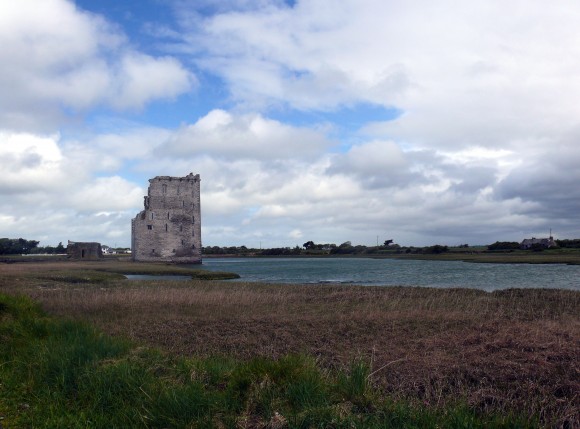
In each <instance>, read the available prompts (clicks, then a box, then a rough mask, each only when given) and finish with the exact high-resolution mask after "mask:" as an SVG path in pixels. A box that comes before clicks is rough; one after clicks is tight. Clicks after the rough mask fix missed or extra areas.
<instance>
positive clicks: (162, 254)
mask: <svg viewBox="0 0 580 429" xmlns="http://www.w3.org/2000/svg"><path fill="white" fill-rule="evenodd" d="M199 181H200V180H199V174H196V175H195V176H194V175H193V173H190V174H188V175H187V176H185V177H170V176H157V177H154V178H153V179H149V190H148V193H147V196H146V197H145V210H143V211H141V212H140V213H139V214H138V215H137V216H135V218H134V219H132V220H131V254H132V258H133V260H134V261H165V262H176V263H187V264H191V263H201V211H200V197H199Z"/></svg>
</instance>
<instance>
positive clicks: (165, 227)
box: [165, 224, 167, 232]
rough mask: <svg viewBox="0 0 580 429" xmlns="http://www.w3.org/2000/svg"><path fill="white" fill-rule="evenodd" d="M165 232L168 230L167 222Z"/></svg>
mask: <svg viewBox="0 0 580 429" xmlns="http://www.w3.org/2000/svg"><path fill="white" fill-rule="evenodd" d="M165 232H167V224H165Z"/></svg>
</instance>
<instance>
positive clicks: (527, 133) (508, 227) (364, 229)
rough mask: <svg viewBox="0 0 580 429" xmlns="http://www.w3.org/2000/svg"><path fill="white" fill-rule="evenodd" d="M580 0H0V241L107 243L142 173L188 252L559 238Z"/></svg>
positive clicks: (576, 185) (578, 113) (574, 152)
mask: <svg viewBox="0 0 580 429" xmlns="http://www.w3.org/2000/svg"><path fill="white" fill-rule="evenodd" d="M579 22H580V3H578V2H577V1H572V0H554V1H551V2H545V1H540V0H525V1H519V0H514V1H511V2H508V3H506V2H505V1H500V0H481V1H480V0H471V1H468V2H462V1H454V0H443V1H437V2H432V1H427V0H406V1H399V0H397V1H394V0H342V1H340V2H336V1H331V0H304V1H301V0H299V1H283V0H126V1H122V2H120V1H117V0H76V1H73V0H18V1H2V2H0V64H2V67H0V169H1V174H0V237H10V238H17V237H24V238H27V239H36V240H40V241H41V245H55V244H58V242H60V241H62V242H64V243H66V240H67V239H70V240H76V241H99V242H101V243H103V244H108V245H111V246H112V245H117V246H129V244H130V219H131V218H132V217H134V216H135V215H136V214H137V213H138V212H139V211H140V210H142V208H143V196H144V195H145V194H146V192H147V185H148V182H147V180H148V179H149V178H152V177H154V176H157V175H172V176H185V175H187V174H188V173H189V172H193V173H199V174H200V175H201V179H202V182H201V184H202V222H203V242H204V245H206V246H208V245H246V246H248V247H258V246H259V245H260V244H261V245H262V247H278V246H295V245H302V243H304V242H305V241H308V240H313V241H315V242H318V243H328V242H330V243H337V244H340V243H342V242H344V241H347V240H349V241H352V243H353V244H366V245H374V244H376V241H377V239H378V240H379V241H380V242H382V241H384V240H386V239H394V240H395V242H396V243H399V244H401V245H429V244H448V245H456V244H462V243H468V244H471V245H474V244H488V243H492V242H495V241H497V240H499V241H504V240H514V241H520V240H521V239H523V238H524V237H530V236H536V237H538V236H547V235H548V233H549V230H550V228H551V229H552V230H553V232H554V235H555V236H556V237H557V238H577V237H580V148H579V147H578V143H579V142H580V26H579V25H578V23H579Z"/></svg>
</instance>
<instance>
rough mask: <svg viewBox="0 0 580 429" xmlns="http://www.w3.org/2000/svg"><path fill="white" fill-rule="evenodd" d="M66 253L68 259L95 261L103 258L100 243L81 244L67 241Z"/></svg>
mask: <svg viewBox="0 0 580 429" xmlns="http://www.w3.org/2000/svg"><path fill="white" fill-rule="evenodd" d="M66 253H67V255H68V257H69V258H70V259H88V260H96V259H100V258H102V257H103V251H102V250H101V243H82V242H76V241H70V240H69V241H68V245H67V246H66Z"/></svg>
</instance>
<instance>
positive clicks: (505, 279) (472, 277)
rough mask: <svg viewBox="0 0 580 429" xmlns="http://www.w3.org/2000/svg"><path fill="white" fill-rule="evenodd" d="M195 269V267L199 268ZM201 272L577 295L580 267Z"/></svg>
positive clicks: (427, 264) (284, 261) (307, 261)
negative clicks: (542, 290) (562, 291)
mask: <svg viewBox="0 0 580 429" xmlns="http://www.w3.org/2000/svg"><path fill="white" fill-rule="evenodd" d="M197 268H199V266H197ZM203 268H205V269H207V270H213V271H229V272H234V273H237V274H239V275H240V276H241V280H242V281H249V282H266V283H306V284H324V283H346V284H358V285H369V286H371V285H375V286H426V287H437V288H450V287H462V288H473V289H482V290H486V291H489V292H491V291H494V290H498V289H509V288H550V289H572V290H580V265H564V264H562V265H560V264H541V265H540V264H538V265H535V264H478V263H469V262H458V261H417V260H400V259H370V258H223V259H222V258H208V259H204V261H203Z"/></svg>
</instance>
